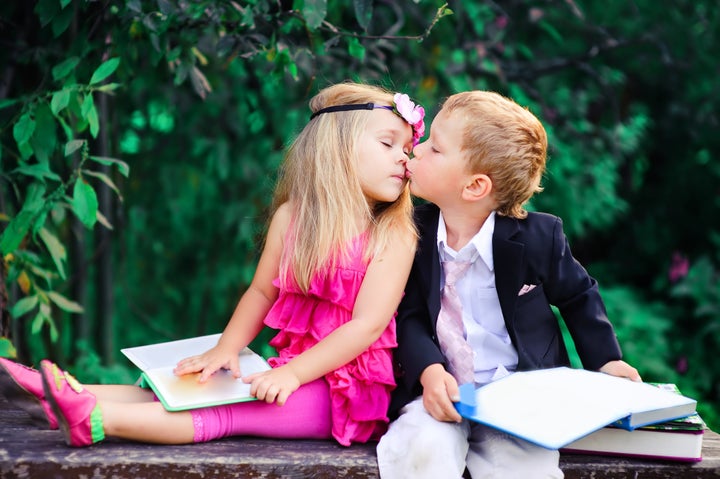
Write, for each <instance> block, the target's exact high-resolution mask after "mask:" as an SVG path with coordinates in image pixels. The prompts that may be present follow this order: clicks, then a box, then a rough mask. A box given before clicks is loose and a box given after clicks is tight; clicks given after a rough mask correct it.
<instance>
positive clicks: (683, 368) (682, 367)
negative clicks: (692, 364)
mask: <svg viewBox="0 0 720 479" xmlns="http://www.w3.org/2000/svg"><path fill="white" fill-rule="evenodd" d="M675 370H676V371H677V372H678V373H680V374H685V373H686V372H688V359H687V358H686V357H685V356H682V357H681V358H679V359H678V360H677V363H676V364H675Z"/></svg>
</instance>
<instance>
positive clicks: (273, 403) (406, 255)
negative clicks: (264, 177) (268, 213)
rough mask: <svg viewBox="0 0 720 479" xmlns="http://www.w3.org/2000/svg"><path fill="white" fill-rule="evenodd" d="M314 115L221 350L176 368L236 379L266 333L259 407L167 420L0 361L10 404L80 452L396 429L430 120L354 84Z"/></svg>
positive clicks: (148, 403)
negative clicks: (116, 443) (399, 326)
mask: <svg viewBox="0 0 720 479" xmlns="http://www.w3.org/2000/svg"><path fill="white" fill-rule="evenodd" d="M310 108H311V110H312V111H313V114H312V116H311V118H310V122H309V123H308V124H307V125H306V126H305V128H304V129H303V130H302V132H301V133H300V134H299V136H298V137H297V139H296V140H295V141H294V143H293V144H292V145H291V146H290V148H289V150H288V153H287V155H286V158H285V162H284V165H283V168H282V170H281V175H280V181H279V184H278V186H277V189H276V192H275V197H274V201H273V215H272V218H271V220H270V225H269V228H268V232H267V237H266V239H265V245H264V249H263V252H262V255H261V257H260V261H259V263H258V266H257V269H256V271H255V276H254V278H253V280H252V283H251V284H250V287H249V288H248V290H247V291H246V292H245V293H244V294H243V295H242V297H241V298H240V301H239V302H238V304H237V306H236V308H235V311H234V313H233V315H232V317H231V318H230V321H229V322H228V324H227V326H226V328H225V330H224V331H223V334H222V336H221V337H220V339H219V341H218V343H217V345H216V346H215V347H214V348H212V349H210V350H209V351H207V352H205V353H204V354H202V355H199V356H194V357H189V358H186V359H184V360H182V361H180V362H179V363H178V364H177V366H176V368H175V372H176V374H177V375H184V374H189V373H200V377H199V381H200V382H204V381H206V380H207V378H209V377H210V375H212V374H213V373H214V372H215V371H217V370H218V369H220V368H226V369H229V370H230V371H232V373H233V374H234V375H235V376H236V377H241V371H240V370H239V367H238V353H239V352H240V350H242V349H243V348H244V347H245V346H246V345H247V344H249V343H250V341H251V340H252V339H253V338H254V337H255V336H256V335H257V334H258V333H259V332H260V330H261V329H262V327H263V325H264V324H265V325H268V326H270V327H271V328H275V329H278V330H279V332H278V334H277V335H276V336H275V337H274V338H273V339H272V341H271V342H270V344H271V345H272V346H274V347H275V348H276V350H277V352H278V357H276V358H271V359H270V364H271V366H272V367H273V369H271V370H269V371H266V372H263V373H258V374H254V375H251V376H247V377H244V378H243V380H244V381H245V382H247V383H251V393H252V394H253V395H254V396H255V397H256V398H257V399H258V401H252V402H246V403H238V404H231V405H224V406H217V407H209V408H202V409H195V410H191V411H183V412H167V411H165V409H163V407H162V405H161V404H160V403H159V402H157V401H156V400H155V398H154V396H153V394H152V392H150V391H148V390H144V389H142V388H139V387H137V386H130V385H105V386H100V385H92V386H88V387H83V386H82V385H80V384H79V383H78V382H77V381H76V380H75V379H74V378H73V377H72V376H70V375H69V374H67V373H65V372H63V371H62V370H60V368H58V367H57V366H56V365H54V364H53V363H51V362H50V361H47V360H43V361H41V363H40V371H36V370H34V369H30V368H26V367H24V366H22V365H19V364H16V363H13V362H11V361H8V360H2V361H0V389H1V390H3V391H4V392H5V395H6V396H9V398H10V399H14V400H15V401H16V402H18V405H21V406H22V405H23V404H25V405H27V404H28V398H31V399H32V401H33V402H34V405H35V406H36V407H35V408H34V411H35V414H36V415H38V414H40V415H44V416H46V419H47V421H48V422H50V424H51V425H52V424H53V423H55V422H57V423H58V424H59V427H60V428H61V429H62V430H63V433H64V435H65V440H66V442H67V443H68V445H71V446H87V445H90V444H93V443H95V442H98V441H100V440H102V439H103V438H104V437H105V436H112V437H119V438H124V439H130V440H136V441H143V442H151V443H161V444H182V443H190V442H203V441H209V440H212V439H217V438H221V437H226V436H232V435H255V436H265V437H276V438H330V437H334V438H335V439H336V440H337V441H338V442H339V443H340V444H342V445H346V446H347V445H350V444H351V442H365V441H368V440H370V439H377V438H378V437H379V436H380V435H381V434H382V433H383V432H384V430H385V428H386V425H387V422H388V418H387V408H388V403H389V395H390V392H391V390H392V389H393V388H394V386H395V383H394V380H393V371H392V348H393V347H395V345H396V343H395V311H396V309H397V306H398V304H399V302H400V298H401V296H402V294H403V289H404V286H405V281H406V279H407V276H408V274H409V271H410V266H411V264H412V259H413V256H414V251H415V243H416V233H415V229H414V226H413V223H412V218H411V209H412V207H411V201H410V197H409V192H408V189H407V180H406V177H405V163H406V162H407V160H408V155H409V154H410V152H411V150H412V148H413V146H414V145H415V144H416V143H417V142H418V140H419V138H420V137H421V136H422V135H423V134H424V123H423V116H424V110H423V109H422V107H420V106H415V104H414V103H412V102H411V101H410V100H409V98H408V97H407V95H401V94H395V95H393V94H392V93H390V92H388V91H386V90H383V89H380V88H378V87H373V86H367V85H360V84H352V83H343V84H338V85H334V86H330V87H328V88H325V89H324V90H322V91H320V92H319V93H318V94H317V95H316V96H315V97H314V98H312V100H311V101H310ZM41 384H42V387H41V386H40V385H41ZM279 406H282V407H279Z"/></svg>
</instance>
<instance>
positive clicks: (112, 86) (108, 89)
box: [96, 83, 122, 93]
mask: <svg viewBox="0 0 720 479" xmlns="http://www.w3.org/2000/svg"><path fill="white" fill-rule="evenodd" d="M121 86H122V84H121V83H105V84H104V85H100V86H99V87H97V88H96V90H97V91H101V92H103V93H112V92H113V91H115V90H117V89H118V88H120V87H121Z"/></svg>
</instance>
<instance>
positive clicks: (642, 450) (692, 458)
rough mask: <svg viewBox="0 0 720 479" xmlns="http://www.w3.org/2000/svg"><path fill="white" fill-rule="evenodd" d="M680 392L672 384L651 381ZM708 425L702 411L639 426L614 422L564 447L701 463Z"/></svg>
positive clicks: (568, 450) (573, 451) (575, 451)
mask: <svg viewBox="0 0 720 479" xmlns="http://www.w3.org/2000/svg"><path fill="white" fill-rule="evenodd" d="M650 384H653V385H655V386H657V387H659V388H661V389H665V390H667V391H671V392H674V393H675V394H680V390H679V389H678V387H677V386H676V385H675V384H672V383H661V384H657V383H650ZM706 428H707V426H706V425H705V421H703V420H702V418H701V417H700V415H699V414H697V413H695V414H692V415H690V416H687V417H684V418H680V419H674V420H672V421H664V422H659V423H655V424H650V425H648V426H643V427H640V428H637V429H635V430H633V431H626V430H623V429H619V428H618V425H617V424H615V423H613V424H610V425H609V426H606V427H604V428H602V429H599V430H597V431H595V432H593V433H590V434H589V435H587V436H585V437H583V438H580V439H578V440H577V441H573V442H571V443H570V444H568V445H567V446H565V447H563V448H562V449H561V451H562V452H565V453H571V454H597V455H605V456H620V457H639V458H644V459H661V460H667V461H682V462H699V461H701V460H702V445H703V437H704V436H703V434H704V431H705V429H706Z"/></svg>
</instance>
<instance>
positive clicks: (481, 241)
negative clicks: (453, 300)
mask: <svg viewBox="0 0 720 479" xmlns="http://www.w3.org/2000/svg"><path fill="white" fill-rule="evenodd" d="M494 232H495V212H494V211H493V212H491V213H490V215H489V216H488V217H487V219H486V220H485V222H484V223H483V225H482V226H481V227H480V230H479V231H478V232H477V233H475V236H473V237H472V239H471V240H470V242H469V243H468V244H466V245H465V246H464V247H463V248H462V249H461V250H460V251H455V250H453V249H452V248H451V247H450V246H448V244H447V228H446V227H445V219H444V218H443V215H442V212H440V218H439V221H438V231H437V248H438V252H439V253H440V260H441V261H445V260H450V259H456V258H462V259H466V258H470V261H474V260H475V259H476V258H478V257H480V258H481V259H482V261H483V263H485V266H487V268H488V269H489V270H490V271H494V269H495V263H494V261H493V251H492V237H493V233H494Z"/></svg>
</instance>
